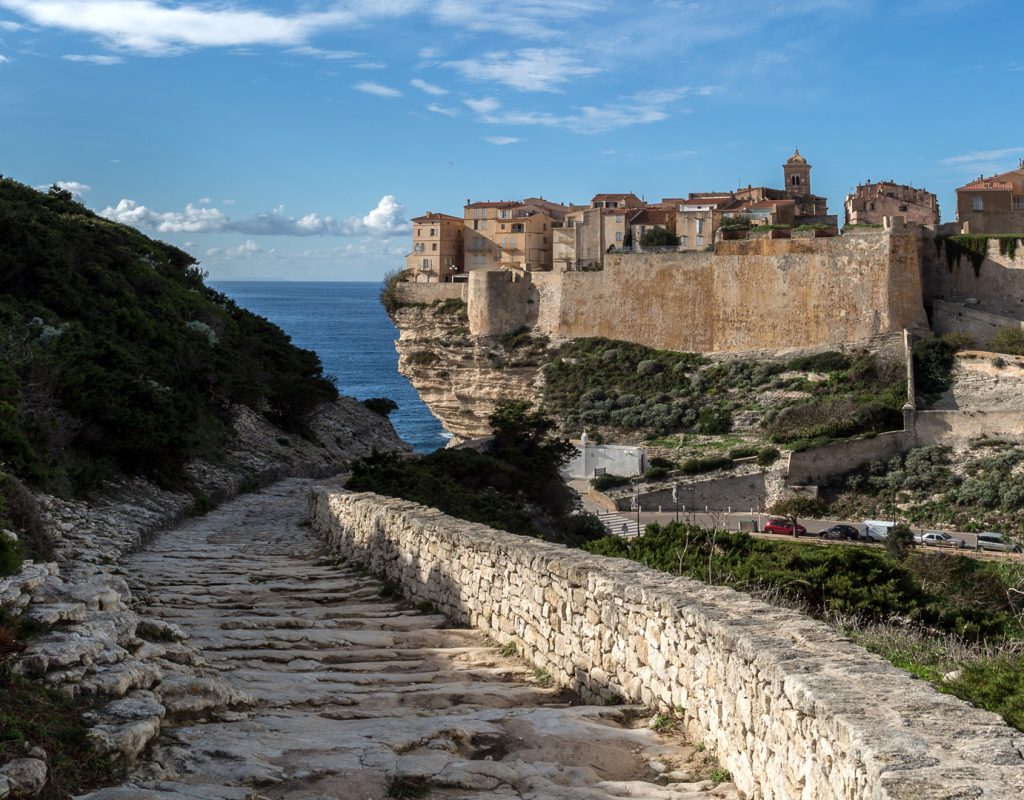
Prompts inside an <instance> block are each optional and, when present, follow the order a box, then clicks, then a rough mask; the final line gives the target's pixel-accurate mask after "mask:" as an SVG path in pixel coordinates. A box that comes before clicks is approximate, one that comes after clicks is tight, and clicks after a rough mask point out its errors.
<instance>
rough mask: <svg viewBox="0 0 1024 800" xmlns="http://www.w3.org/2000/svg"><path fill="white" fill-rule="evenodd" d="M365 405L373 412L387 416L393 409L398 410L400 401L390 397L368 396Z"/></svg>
mask: <svg viewBox="0 0 1024 800" xmlns="http://www.w3.org/2000/svg"><path fill="white" fill-rule="evenodd" d="M363 405H364V406H366V407H367V408H368V409H370V411H372V412H373V413H375V414H380V415H381V416H382V417H386V416H388V415H390V414H391V412H392V411H397V410H398V403H396V402H395V401H394V400H392V399H391V398H390V397H368V398H367V399H365V400H363Z"/></svg>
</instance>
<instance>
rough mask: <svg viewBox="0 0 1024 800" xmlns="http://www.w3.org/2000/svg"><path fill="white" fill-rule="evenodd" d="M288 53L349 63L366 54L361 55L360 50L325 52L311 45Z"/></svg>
mask: <svg viewBox="0 0 1024 800" xmlns="http://www.w3.org/2000/svg"><path fill="white" fill-rule="evenodd" d="M288 52H289V53H295V54H296V55H300V56H311V57H312V58H323V59H325V60H327V61H348V60H350V59H353V58H361V57H362V56H363V55H365V53H360V52H359V51H358V50H324V49H322V48H320V47H310V46H309V45H300V46H299V47H292V48H289V50H288Z"/></svg>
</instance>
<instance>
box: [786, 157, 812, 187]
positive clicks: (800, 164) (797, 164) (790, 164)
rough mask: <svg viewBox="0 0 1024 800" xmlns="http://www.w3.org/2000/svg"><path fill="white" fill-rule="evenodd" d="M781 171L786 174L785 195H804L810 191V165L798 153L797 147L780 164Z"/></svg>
mask: <svg viewBox="0 0 1024 800" xmlns="http://www.w3.org/2000/svg"><path fill="white" fill-rule="evenodd" d="M782 172H783V174H784V175H785V176H786V194H787V195H789V196H790V197H806V196H807V195H809V194H810V193H811V165H810V164H808V163H807V159H806V158H804V157H803V156H802V155H800V149H799V148H797V149H796V150H794V151H793V155H791V156H790V157H789V160H788V161H787V162H786V163H785V164H783V165H782Z"/></svg>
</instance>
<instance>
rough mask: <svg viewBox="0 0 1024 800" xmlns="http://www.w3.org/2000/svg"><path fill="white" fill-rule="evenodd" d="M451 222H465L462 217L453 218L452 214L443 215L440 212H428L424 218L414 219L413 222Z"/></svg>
mask: <svg viewBox="0 0 1024 800" xmlns="http://www.w3.org/2000/svg"><path fill="white" fill-rule="evenodd" d="M444 219H447V220H451V221H453V222H463V219H462V217H453V216H452V215H451V214H442V213H441V212H440V211H428V212H427V213H426V214H424V215H423V216H422V217H413V220H412V221H413V222H434V221H436V220H444Z"/></svg>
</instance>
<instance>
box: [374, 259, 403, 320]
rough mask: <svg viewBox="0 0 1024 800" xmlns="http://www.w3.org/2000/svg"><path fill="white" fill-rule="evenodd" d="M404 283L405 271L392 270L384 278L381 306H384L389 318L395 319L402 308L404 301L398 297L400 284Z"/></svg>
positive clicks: (381, 289)
mask: <svg viewBox="0 0 1024 800" xmlns="http://www.w3.org/2000/svg"><path fill="white" fill-rule="evenodd" d="M404 281H405V270H404V269H396V270H392V271H391V272H389V273H387V274H386V275H385V276H384V283H383V285H382V286H381V288H380V304H381V305H382V306H384V310H385V311H386V312H387V313H388V316H389V317H392V318H393V317H394V316H395V313H396V312H397V311H398V309H400V308H401V307H402V301H401V299H400V298H399V296H398V284H399V283H402V282H404Z"/></svg>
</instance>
